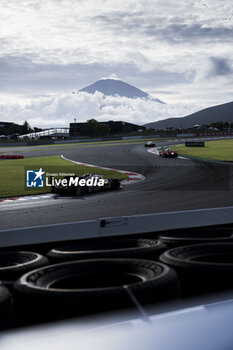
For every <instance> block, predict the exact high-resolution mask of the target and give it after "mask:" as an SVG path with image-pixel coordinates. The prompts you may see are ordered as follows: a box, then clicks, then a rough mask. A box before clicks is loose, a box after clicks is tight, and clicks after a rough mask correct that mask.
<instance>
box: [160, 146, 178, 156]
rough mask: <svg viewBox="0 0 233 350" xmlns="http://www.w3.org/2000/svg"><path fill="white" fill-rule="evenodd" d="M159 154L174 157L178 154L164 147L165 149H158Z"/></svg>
mask: <svg viewBox="0 0 233 350" xmlns="http://www.w3.org/2000/svg"><path fill="white" fill-rule="evenodd" d="M159 155H160V157H164V158H176V157H177V156H178V153H177V152H176V151H174V150H172V149H171V148H166V149H162V150H160V151H159Z"/></svg>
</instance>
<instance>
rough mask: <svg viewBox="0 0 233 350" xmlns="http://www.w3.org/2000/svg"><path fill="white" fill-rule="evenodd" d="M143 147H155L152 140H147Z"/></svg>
mask: <svg viewBox="0 0 233 350" xmlns="http://www.w3.org/2000/svg"><path fill="white" fill-rule="evenodd" d="M145 147H155V143H154V142H153V141H147V142H146V143H145Z"/></svg>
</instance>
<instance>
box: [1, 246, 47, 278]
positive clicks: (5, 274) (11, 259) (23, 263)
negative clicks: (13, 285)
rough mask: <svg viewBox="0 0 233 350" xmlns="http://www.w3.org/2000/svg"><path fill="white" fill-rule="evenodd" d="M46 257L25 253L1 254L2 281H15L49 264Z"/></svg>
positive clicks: (10, 252) (7, 252) (8, 252)
mask: <svg viewBox="0 0 233 350" xmlns="http://www.w3.org/2000/svg"><path fill="white" fill-rule="evenodd" d="M48 263H49V261H48V259H47V258H46V257H44V256H42V255H40V254H38V253H34V252H24V251H6V252H0V281H2V283H4V281H8V283H9V281H14V280H15V279H17V278H19V277H20V276H22V275H23V274H25V273H26V272H27V271H30V270H33V269H36V268H38V267H40V266H44V265H46V264H48Z"/></svg>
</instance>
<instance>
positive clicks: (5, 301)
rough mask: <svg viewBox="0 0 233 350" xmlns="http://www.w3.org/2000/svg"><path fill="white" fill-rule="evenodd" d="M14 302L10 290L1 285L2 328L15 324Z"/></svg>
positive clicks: (0, 311)
mask: <svg viewBox="0 0 233 350" xmlns="http://www.w3.org/2000/svg"><path fill="white" fill-rule="evenodd" d="M14 321H15V315H14V304H13V299H12V295H11V293H10V292H9V290H8V289H7V288H6V287H4V286H1V285H0V330H4V329H9V328H11V327H13V326H14Z"/></svg>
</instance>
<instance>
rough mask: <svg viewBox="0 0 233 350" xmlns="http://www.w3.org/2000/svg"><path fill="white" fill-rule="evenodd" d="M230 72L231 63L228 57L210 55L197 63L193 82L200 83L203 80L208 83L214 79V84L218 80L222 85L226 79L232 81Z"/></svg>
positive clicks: (232, 71)
mask: <svg viewBox="0 0 233 350" xmlns="http://www.w3.org/2000/svg"><path fill="white" fill-rule="evenodd" d="M232 73H233V69H232V64H231V61H230V60H229V59H228V58H225V57H216V56H211V57H208V58H207V59H205V60H203V62H201V64H199V66H198V68H197V69H196V76H195V82H196V83H198V82H199V83H200V82H203V81H204V82H205V83H206V84H209V85H210V84H211V80H212V79H214V82H215V85H216V82H217V81H218V83H219V84H220V85H222V86H224V85H223V84H224V81H225V84H226V82H227V81H230V82H231V83H232ZM216 79H217V80H216ZM225 88H226V86H225ZM216 89H217V87H216Z"/></svg>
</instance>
